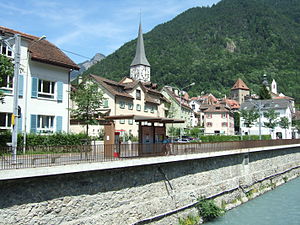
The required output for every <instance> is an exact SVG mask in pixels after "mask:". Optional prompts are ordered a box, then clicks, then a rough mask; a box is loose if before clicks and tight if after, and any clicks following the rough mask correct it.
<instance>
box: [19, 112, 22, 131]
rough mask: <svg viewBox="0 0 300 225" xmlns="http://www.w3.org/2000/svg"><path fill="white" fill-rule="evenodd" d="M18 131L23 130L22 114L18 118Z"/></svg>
mask: <svg viewBox="0 0 300 225" xmlns="http://www.w3.org/2000/svg"><path fill="white" fill-rule="evenodd" d="M18 132H19V133H21V132H22V116H21V117H20V118H18Z"/></svg>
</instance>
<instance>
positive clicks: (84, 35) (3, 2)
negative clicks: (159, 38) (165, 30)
mask: <svg viewBox="0 0 300 225" xmlns="http://www.w3.org/2000/svg"><path fill="white" fill-rule="evenodd" d="M219 1H220V0H9V1H7V0H0V11H1V13H0V21H1V23H0V25H1V26H4V27H8V28H11V29H14V30H17V31H21V32H24V33H27V34H31V35H35V36H37V37H41V36H42V35H46V37H47V40H48V41H50V42H52V43H53V44H55V45H56V46H57V47H59V48H60V49H62V50H67V51H70V52H73V53H76V54H78V55H81V56H84V57H81V56H77V55H75V54H70V53H67V52H65V53H66V54H67V55H68V56H69V57H70V58H71V59H72V60H73V61H75V62H76V63H80V62H83V61H85V60H87V58H92V57H93V56H94V55H95V54H96V53H102V54H104V55H105V56H107V55H109V54H111V53H113V52H114V51H116V50H117V49H118V48H120V47H121V46H122V45H123V44H125V43H126V42H128V41H131V40H133V39H135V38H136V37H137V32H138V25H139V22H140V18H141V21H142V27H143V33H147V32H149V31H151V30H152V29H153V28H154V27H155V26H157V25H159V24H161V23H165V22H167V21H170V20H171V19H173V18H174V17H176V16H177V15H178V14H180V13H182V12H184V11H185V10H187V9H189V8H192V7H197V6H211V5H212V4H216V3H217V2H219ZM85 57H87V58H85Z"/></svg>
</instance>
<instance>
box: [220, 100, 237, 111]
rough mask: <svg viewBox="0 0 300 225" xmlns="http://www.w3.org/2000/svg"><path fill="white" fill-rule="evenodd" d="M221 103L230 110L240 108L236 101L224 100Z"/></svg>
mask: <svg viewBox="0 0 300 225" xmlns="http://www.w3.org/2000/svg"><path fill="white" fill-rule="evenodd" d="M223 101H224V103H225V104H227V105H229V106H230V108H231V109H239V108H240V104H239V103H238V102H237V101H236V100H233V99H228V98H224V99H223Z"/></svg>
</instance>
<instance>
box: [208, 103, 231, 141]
mask: <svg viewBox="0 0 300 225" xmlns="http://www.w3.org/2000/svg"><path fill="white" fill-rule="evenodd" d="M203 113H204V128H205V130H204V133H205V134H221V135H234V118H233V114H232V112H231V110H230V108H229V107H227V106H226V105H223V104H214V105H207V109H205V110H203Z"/></svg>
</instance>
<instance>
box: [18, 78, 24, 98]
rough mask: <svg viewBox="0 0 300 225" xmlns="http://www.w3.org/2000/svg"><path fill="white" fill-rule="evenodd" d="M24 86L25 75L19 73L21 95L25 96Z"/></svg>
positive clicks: (19, 91)
mask: <svg viewBox="0 0 300 225" xmlns="http://www.w3.org/2000/svg"><path fill="white" fill-rule="evenodd" d="M23 86H24V76H23V75H19V88H18V89H19V90H18V93H19V97H23Z"/></svg>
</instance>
